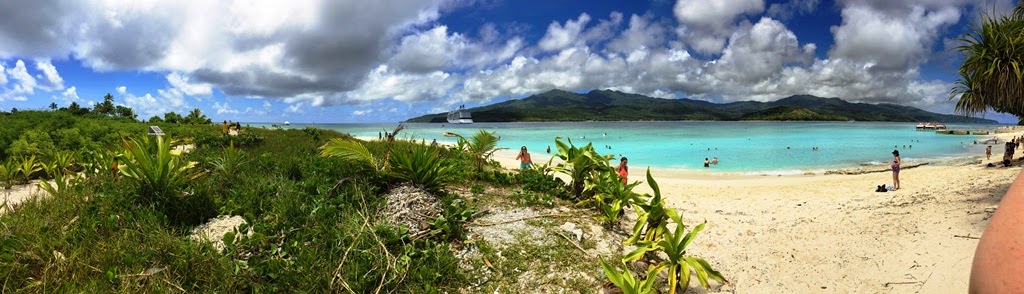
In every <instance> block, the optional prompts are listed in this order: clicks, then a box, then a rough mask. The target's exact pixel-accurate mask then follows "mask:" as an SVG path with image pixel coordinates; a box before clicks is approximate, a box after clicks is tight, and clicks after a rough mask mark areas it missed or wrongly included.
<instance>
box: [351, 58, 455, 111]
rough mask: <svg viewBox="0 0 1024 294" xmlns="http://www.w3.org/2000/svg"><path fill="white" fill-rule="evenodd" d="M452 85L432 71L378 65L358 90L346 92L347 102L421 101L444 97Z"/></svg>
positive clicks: (440, 73) (447, 77)
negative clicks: (407, 71) (405, 71)
mask: <svg viewBox="0 0 1024 294" xmlns="http://www.w3.org/2000/svg"><path fill="white" fill-rule="evenodd" d="M454 85H455V81H454V78H451V76H450V75H449V74H447V73H444V72H441V71H435V72H430V73H425V74H410V73H399V72H394V71H392V70H389V68H388V67H387V66H386V65H381V66H378V67H377V68H376V69H374V70H373V71H372V72H370V75H369V76H367V78H366V82H365V83H363V86H362V87H360V88H359V89H356V90H353V91H351V92H348V93H347V95H346V96H347V97H346V98H347V99H346V100H348V101H371V100H377V99H381V98H391V99H395V100H398V101H404V102H415V101H424V100H430V99H436V98H437V97H444V96H447V94H448V90H449V89H450V88H451V87H453V86H454Z"/></svg>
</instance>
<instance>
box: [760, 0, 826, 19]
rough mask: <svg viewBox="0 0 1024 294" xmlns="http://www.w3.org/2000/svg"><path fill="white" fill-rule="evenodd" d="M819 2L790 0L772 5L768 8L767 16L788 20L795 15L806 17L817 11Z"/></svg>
mask: <svg viewBox="0 0 1024 294" xmlns="http://www.w3.org/2000/svg"><path fill="white" fill-rule="evenodd" d="M819 3H821V0H790V1H788V2H785V3H772V5H770V6H768V11H767V13H768V15H769V16H771V17H772V18H775V19H780V20H788V19H790V18H792V17H793V16H795V15H806V14H810V13H812V12H814V11H815V10H817V9H818V4H819Z"/></svg>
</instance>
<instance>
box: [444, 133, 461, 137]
mask: <svg viewBox="0 0 1024 294" xmlns="http://www.w3.org/2000/svg"><path fill="white" fill-rule="evenodd" d="M444 136H445V137H458V136H459V134H456V133H452V132H444Z"/></svg>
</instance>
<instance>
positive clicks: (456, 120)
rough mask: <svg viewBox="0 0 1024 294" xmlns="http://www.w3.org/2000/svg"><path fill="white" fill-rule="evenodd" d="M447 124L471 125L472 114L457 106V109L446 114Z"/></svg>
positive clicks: (464, 107) (463, 107) (463, 106)
mask: <svg viewBox="0 0 1024 294" xmlns="http://www.w3.org/2000/svg"><path fill="white" fill-rule="evenodd" d="M448 123H452V124H471V123H473V114H472V113H470V112H469V110H468V109H466V106H465V105H462V106H459V109H456V110H452V111H449V112H448Z"/></svg>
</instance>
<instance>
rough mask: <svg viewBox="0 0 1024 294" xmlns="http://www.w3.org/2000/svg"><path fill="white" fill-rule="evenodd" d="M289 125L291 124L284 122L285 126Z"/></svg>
mask: <svg viewBox="0 0 1024 294" xmlns="http://www.w3.org/2000/svg"><path fill="white" fill-rule="evenodd" d="M290 124H292V123H290V122H288V121H284V125H286V126H287V125H290Z"/></svg>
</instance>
